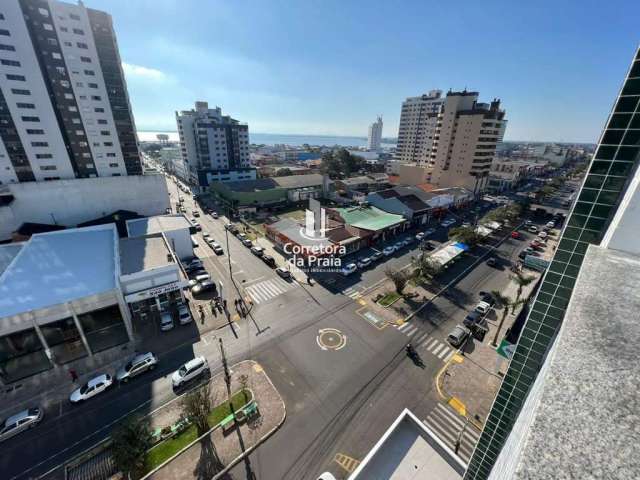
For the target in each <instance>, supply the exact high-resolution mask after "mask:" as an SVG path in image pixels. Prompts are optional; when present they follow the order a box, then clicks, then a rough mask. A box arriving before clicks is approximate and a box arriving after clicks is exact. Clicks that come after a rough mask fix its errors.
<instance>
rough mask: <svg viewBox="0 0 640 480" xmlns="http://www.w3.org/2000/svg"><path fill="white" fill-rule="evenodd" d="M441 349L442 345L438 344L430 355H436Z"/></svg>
mask: <svg viewBox="0 0 640 480" xmlns="http://www.w3.org/2000/svg"><path fill="white" fill-rule="evenodd" d="M442 347H444V345H442V344H439V345H438V346H437V347H436V348H435V349H434V350H433V351H432V352H431V353H433V354H434V355H437V354H438V352H439V351H440V349H441V348H442Z"/></svg>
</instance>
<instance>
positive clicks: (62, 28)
mask: <svg viewBox="0 0 640 480" xmlns="http://www.w3.org/2000/svg"><path fill="white" fill-rule="evenodd" d="M60 31H61V32H68V31H69V29H68V28H67V27H60Z"/></svg>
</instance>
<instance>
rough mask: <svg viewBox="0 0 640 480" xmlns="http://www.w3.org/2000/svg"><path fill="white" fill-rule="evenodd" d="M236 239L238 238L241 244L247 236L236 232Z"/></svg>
mask: <svg viewBox="0 0 640 480" xmlns="http://www.w3.org/2000/svg"><path fill="white" fill-rule="evenodd" d="M236 237H237V238H238V240H240V241H241V242H242V241H243V240H244V239H245V238H247V235H246V234H244V233H240V232H238V233H237V234H236Z"/></svg>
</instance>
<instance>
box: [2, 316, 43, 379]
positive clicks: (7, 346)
mask: <svg viewBox="0 0 640 480" xmlns="http://www.w3.org/2000/svg"><path fill="white" fill-rule="evenodd" d="M50 368H51V363H50V362H49V359H48V358H47V355H46V354H45V352H44V348H43V346H42V343H41V342H40V339H39V338H38V335H37V333H36V331H35V330H34V329H33V328H29V329H27V330H22V331H20V332H16V333H12V334H9V335H5V336H3V337H0V372H2V380H3V381H4V382H7V383H11V382H15V381H16V380H20V379H21V378H25V377H29V376H31V375H35V374H36V373H40V372H42V371H44V370H49V369H50Z"/></svg>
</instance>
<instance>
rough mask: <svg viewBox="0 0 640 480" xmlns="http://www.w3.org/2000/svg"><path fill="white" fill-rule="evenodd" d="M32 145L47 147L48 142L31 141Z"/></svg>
mask: <svg viewBox="0 0 640 480" xmlns="http://www.w3.org/2000/svg"><path fill="white" fill-rule="evenodd" d="M31 146H32V147H48V146H49V143H48V142H31Z"/></svg>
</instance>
